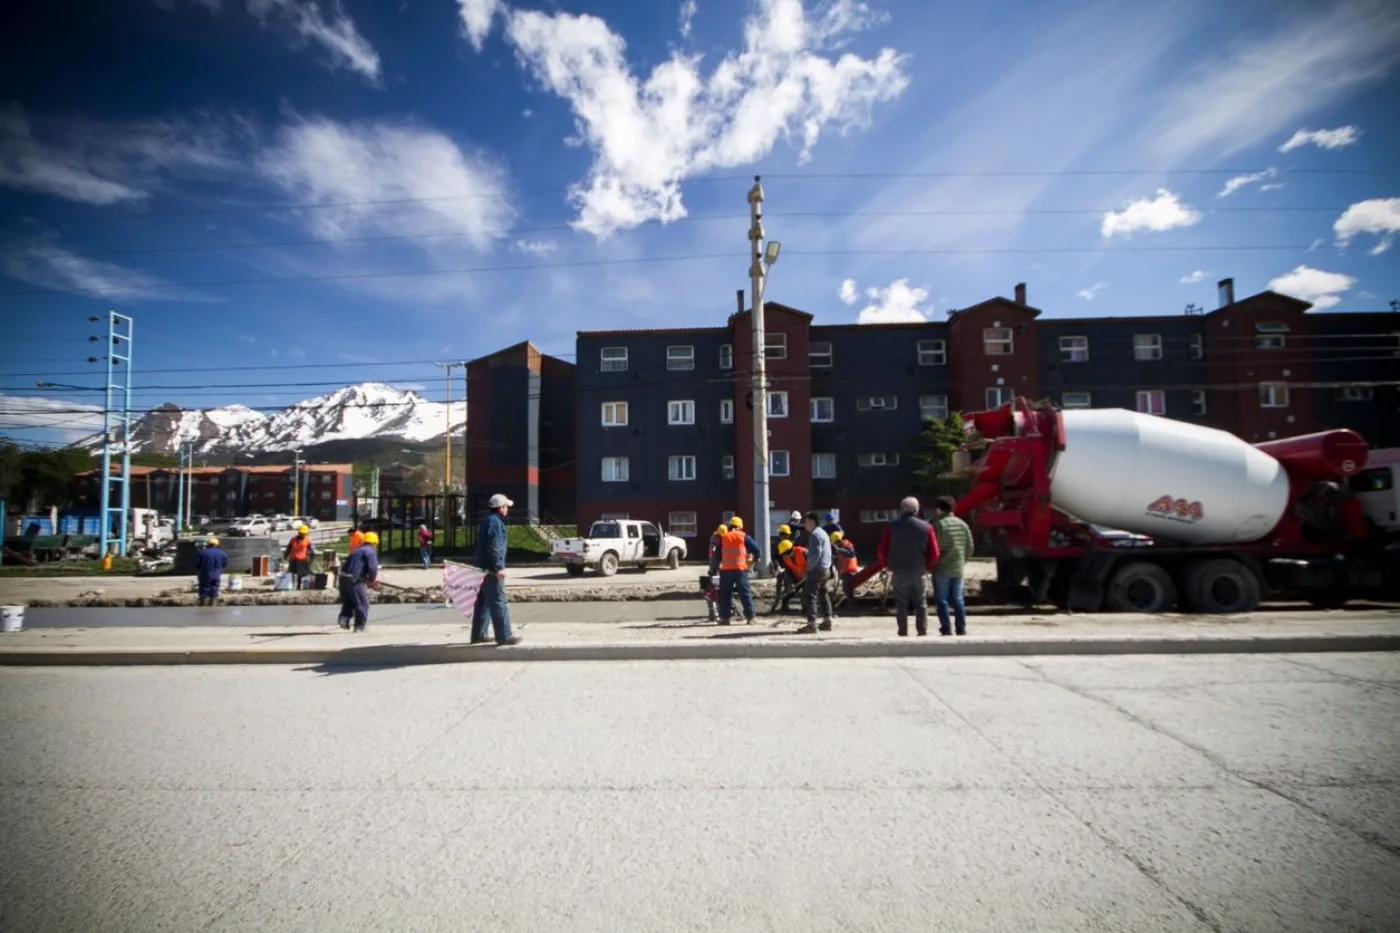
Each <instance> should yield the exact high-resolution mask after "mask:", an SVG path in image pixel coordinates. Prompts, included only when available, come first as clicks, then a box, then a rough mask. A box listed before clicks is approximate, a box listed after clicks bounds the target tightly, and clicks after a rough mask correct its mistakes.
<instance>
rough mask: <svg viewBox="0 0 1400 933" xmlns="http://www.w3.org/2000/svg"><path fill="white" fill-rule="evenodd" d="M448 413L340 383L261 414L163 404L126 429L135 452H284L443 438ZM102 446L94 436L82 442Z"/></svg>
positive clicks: (399, 394) (455, 421)
mask: <svg viewBox="0 0 1400 933" xmlns="http://www.w3.org/2000/svg"><path fill="white" fill-rule="evenodd" d="M447 409H448V406H447V405H446V404H445V403H443V402H430V401H428V400H427V399H425V398H423V396H421V395H419V394H418V393H417V392H412V391H408V390H405V389H396V388H394V387H393V386H389V385H385V384H384V383H382V382H366V383H362V384H360V385H353V386H346V387H345V388H343V389H336V390H335V391H334V392H330V393H328V394H326V395H319V396H317V397H316V398H312V399H307V400H306V401H304V402H298V403H296V404H295V405H290V406H288V407H287V408H284V409H282V410H281V411H278V412H272V413H268V414H264V413H263V412H259V411H254V410H253V409H251V408H249V407H247V406H245V405H226V406H224V407H222V408H209V409H182V408H180V407H179V406H177V405H172V404H166V405H162V406H160V407H159V408H156V409H154V410H153V411H151V412H150V413H148V414H146V415H144V416H142V417H141V419H140V420H138V421H137V422H136V423H135V424H134V425H133V426H132V432H131V434H132V451H133V452H134V453H168V454H173V453H175V452H176V451H177V450H178V449H179V448H180V446H181V445H183V444H188V443H191V442H193V444H194V448H195V451H196V452H197V453H206V454H207V453H220V452H233V451H237V452H240V453H241V452H247V453H255V452H262V451H272V450H291V449H292V448H294V447H308V446H310V445H312V444H320V443H324V442H326V441H341V440H363V439H365V438H399V439H401V440H404V441H408V442H415V443H417V442H424V441H430V440H433V439H434V438H440V437H442V436H443V435H444V434H445V433H447V426H448V424H447V418H448V414H447ZM466 416H467V412H466V404H465V403H463V402H460V401H458V402H453V403H452V433H453V434H454V435H455V434H460V433H461V431H462V429H463V426H464V425H465V424H466ZM82 446H85V447H91V448H96V449H101V436H100V435H99V436H98V437H97V438H90V439H88V440H87V441H84V442H82Z"/></svg>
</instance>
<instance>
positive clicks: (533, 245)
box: [515, 240, 559, 256]
mask: <svg viewBox="0 0 1400 933" xmlns="http://www.w3.org/2000/svg"><path fill="white" fill-rule="evenodd" d="M515 248H516V250H518V251H519V252H522V253H530V254H531V255H534V256H548V255H549V254H550V253H555V252H558V251H559V242H558V241H557V240H516V241H515Z"/></svg>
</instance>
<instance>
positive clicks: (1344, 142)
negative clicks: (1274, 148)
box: [1278, 126, 1361, 152]
mask: <svg viewBox="0 0 1400 933" xmlns="http://www.w3.org/2000/svg"><path fill="white" fill-rule="evenodd" d="M1360 138H1361V131H1360V130H1358V129H1357V128H1356V127H1354V126H1339V127H1337V128H1336V129H1335V130H1299V131H1298V132H1296V133H1294V134H1293V135H1292V136H1290V137H1288V141H1287V142H1285V143H1284V144H1283V145H1282V146H1279V147H1278V151H1279V152H1292V151H1293V150H1294V149H1301V148H1302V147H1303V146H1316V147H1318V148H1319V149H1344V148H1346V147H1347V146H1353V145H1355V144H1356V141H1357V140H1358V139H1360Z"/></svg>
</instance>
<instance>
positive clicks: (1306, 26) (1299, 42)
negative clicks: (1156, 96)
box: [1141, 0, 1400, 164]
mask: <svg viewBox="0 0 1400 933" xmlns="http://www.w3.org/2000/svg"><path fill="white" fill-rule="evenodd" d="M1284 9H1286V10H1287V13H1286V15H1290V16H1291V18H1290V19H1289V20H1288V21H1287V22H1286V23H1285V24H1284V25H1283V27H1282V28H1279V29H1276V30H1274V31H1273V32H1272V33H1267V34H1264V35H1262V36H1260V35H1258V34H1253V35H1249V36H1248V37H1246V36H1244V35H1243V34H1241V37H1240V38H1239V39H1238V40H1237V41H1235V42H1233V43H1230V44H1227V45H1226V46H1225V48H1224V49H1223V50H1221V51H1219V52H1217V53H1213V54H1211V55H1210V56H1207V57H1204V58H1203V64H1201V65H1200V66H1198V67H1195V68H1188V69H1186V70H1185V72H1184V73H1183V74H1181V75H1179V76H1175V77H1174V78H1173V80H1172V81H1171V82H1169V84H1168V87H1167V90H1165V91H1164V92H1163V93H1164V97H1163V99H1162V103H1161V105H1160V108H1159V109H1158V114H1157V116H1156V117H1155V118H1149V119H1147V120H1145V121H1143V123H1142V126H1143V134H1142V137H1141V139H1142V141H1143V144H1144V146H1145V148H1146V150H1147V151H1146V153H1145V155H1146V156H1151V157H1153V158H1155V159H1156V160H1159V161H1163V162H1166V163H1168V164H1172V163H1176V162H1177V161H1178V160H1180V159H1183V158H1188V157H1191V156H1193V155H1195V154H1197V153H1204V154H1206V155H1207V156H1210V157H1219V156H1227V155H1231V154H1233V153H1236V152H1239V151H1241V150H1244V149H1247V148H1249V147H1250V146H1253V145H1256V144H1258V143H1262V142H1264V141H1266V140H1268V139H1270V138H1271V137H1276V136H1277V135H1278V134H1280V133H1282V132H1284V131H1286V130H1287V129H1288V128H1289V127H1290V126H1297V125H1298V123H1299V122H1300V121H1301V120H1302V119H1303V118H1305V117H1306V116H1308V115H1309V114H1311V113H1314V112H1316V111H1318V110H1320V109H1322V108H1325V107H1327V106H1329V105H1331V104H1335V103H1336V102H1337V101H1339V100H1340V99H1342V98H1343V97H1344V96H1345V95H1348V94H1350V93H1351V92H1352V91H1354V90H1355V89H1356V88H1358V87H1360V86H1363V85H1366V84H1372V83H1376V82H1378V81H1380V80H1382V79H1383V78H1385V76H1386V75H1387V74H1388V73H1389V72H1390V70H1391V68H1392V67H1393V66H1394V64H1395V62H1396V60H1397V59H1398V58H1400V16H1396V15H1395V13H1394V4H1393V3H1392V2H1390V0H1339V2H1333V3H1312V4H1309V3H1304V4H1294V5H1292V7H1291V8H1284Z"/></svg>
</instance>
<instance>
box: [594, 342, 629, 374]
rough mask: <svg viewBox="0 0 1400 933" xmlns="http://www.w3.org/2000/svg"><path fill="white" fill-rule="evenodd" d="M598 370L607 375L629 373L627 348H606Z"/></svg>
mask: <svg viewBox="0 0 1400 933" xmlns="http://www.w3.org/2000/svg"><path fill="white" fill-rule="evenodd" d="M598 368H599V369H601V370H602V371H603V372H605V373H621V372H626V371H627V348H626V347H604V348H603V352H602V361H601V362H600V363H599V365H598Z"/></svg>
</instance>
